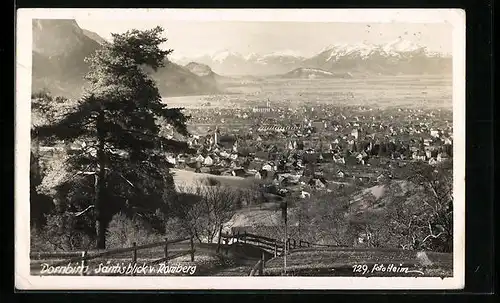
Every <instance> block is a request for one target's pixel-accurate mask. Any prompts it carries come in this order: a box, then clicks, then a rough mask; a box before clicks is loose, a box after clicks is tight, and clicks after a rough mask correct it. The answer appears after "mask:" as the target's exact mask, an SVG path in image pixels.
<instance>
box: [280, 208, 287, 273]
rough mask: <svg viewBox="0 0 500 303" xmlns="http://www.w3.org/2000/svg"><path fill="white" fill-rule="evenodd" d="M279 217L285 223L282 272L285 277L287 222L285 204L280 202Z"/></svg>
mask: <svg viewBox="0 0 500 303" xmlns="http://www.w3.org/2000/svg"><path fill="white" fill-rule="evenodd" d="M280 206H281V216H282V217H283V220H284V222H285V238H284V241H283V244H284V246H283V272H284V273H285V275H286V254H287V239H288V230H287V225H288V222H287V221H288V220H287V208H288V205H287V202H286V201H284V202H281V205H280Z"/></svg>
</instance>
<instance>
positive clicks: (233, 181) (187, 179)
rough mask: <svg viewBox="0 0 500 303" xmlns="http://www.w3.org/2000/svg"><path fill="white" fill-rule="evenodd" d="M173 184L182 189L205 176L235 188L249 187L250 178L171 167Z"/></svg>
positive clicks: (201, 180) (203, 178)
mask: <svg viewBox="0 0 500 303" xmlns="http://www.w3.org/2000/svg"><path fill="white" fill-rule="evenodd" d="M170 171H171V172H172V175H173V178H174V183H175V186H176V187H178V188H180V189H182V188H186V187H188V188H189V187H192V186H196V185H198V184H200V182H203V181H204V180H206V179H207V178H212V179H215V180H217V181H219V182H220V185H222V186H230V187H237V188H246V187H249V186H250V185H251V184H252V183H251V179H246V178H242V177H233V176H216V175H211V174H206V173H195V172H193V171H189V170H182V169H171V170H170Z"/></svg>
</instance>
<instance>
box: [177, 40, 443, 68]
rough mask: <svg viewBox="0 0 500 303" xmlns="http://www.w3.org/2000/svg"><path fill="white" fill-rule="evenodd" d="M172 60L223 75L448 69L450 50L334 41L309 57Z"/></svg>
mask: <svg viewBox="0 0 500 303" xmlns="http://www.w3.org/2000/svg"><path fill="white" fill-rule="evenodd" d="M174 53H175V52H174ZM171 60H172V61H174V62H176V63H179V64H183V65H185V64H187V63H189V62H198V63H202V64H206V65H208V66H210V67H211V68H212V69H213V70H214V71H215V72H216V73H219V74H223V75H224V74H225V75H273V74H283V73H287V72H289V71H291V70H294V69H296V68H301V67H302V68H318V69H323V70H326V71H330V72H373V73H382V74H386V73H389V74H400V73H402V74H406V73H416V74H421V73H431V74H433V73H451V54H446V53H440V52H434V51H430V50H428V49H427V48H426V47H425V46H421V45H419V44H417V43H414V42H411V41H408V40H403V39H398V40H395V41H391V42H389V43H383V44H369V43H357V44H334V45H329V46H328V47H326V48H324V49H323V50H321V51H319V52H318V53H317V54H316V55H314V56H311V57H306V56H303V55H301V54H299V53H297V52H295V51H292V50H282V51H276V52H272V53H267V54H258V53H250V54H241V53H238V52H233V51H230V50H227V49H226V50H221V51H216V52H212V53H207V54H204V55H199V56H189V57H184V56H182V55H181V54H175V55H174V56H173V57H172V58H171Z"/></svg>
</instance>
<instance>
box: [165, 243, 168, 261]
mask: <svg viewBox="0 0 500 303" xmlns="http://www.w3.org/2000/svg"><path fill="white" fill-rule="evenodd" d="M165 264H168V238H167V237H165Z"/></svg>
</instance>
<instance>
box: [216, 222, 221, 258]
mask: <svg viewBox="0 0 500 303" xmlns="http://www.w3.org/2000/svg"><path fill="white" fill-rule="evenodd" d="M221 239H222V224H221V225H220V227H219V239H218V240H217V253H219V251H220V242H221Z"/></svg>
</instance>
